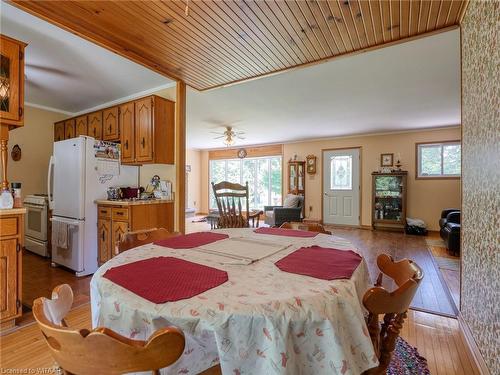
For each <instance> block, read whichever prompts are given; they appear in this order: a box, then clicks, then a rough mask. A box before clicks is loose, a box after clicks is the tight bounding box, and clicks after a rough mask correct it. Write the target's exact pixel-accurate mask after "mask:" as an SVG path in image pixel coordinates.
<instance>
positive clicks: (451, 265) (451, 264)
mask: <svg viewBox="0 0 500 375" xmlns="http://www.w3.org/2000/svg"><path fill="white" fill-rule="evenodd" d="M429 248H430V250H431V253H432V256H433V257H434V259H435V260H436V263H437V265H438V268H442V269H445V270H450V271H457V272H458V271H460V257H456V256H453V255H449V254H448V252H447V250H446V248H445V247H441V246H429Z"/></svg>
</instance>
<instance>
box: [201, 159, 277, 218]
mask: <svg viewBox="0 0 500 375" xmlns="http://www.w3.org/2000/svg"><path fill="white" fill-rule="evenodd" d="M272 158H280V159H281V161H280V167H281V204H282V203H283V173H284V171H283V168H284V165H283V160H284V158H283V155H282V154H277V155H263V156H251V157H246V158H234V157H233V158H213V159H209V160H208V211H209V212H211V211H214V210H217V207H211V206H210V204H211V197H212V162H217V161H224V162H225V165H226V167H225V169H226V177H227V164H228V162H230V161H239V162H240V163H241V164H240V182H241V181H242V178H243V168H242V166H243V163H244V161H245V160H249V159H250V160H256V161H257V160H259V159H268V163H269V167H270V168H271V160H270V159H272ZM238 183H239V182H238ZM250 184H251V183H250V182H249V187H250ZM254 184H255V185H254V188H255V187H256V184H257V182H254ZM271 186H272V185H271V173H269V189H270V190H269V192H270V195H269V197H271V195H272V193H271V191H272V190H271ZM266 205H267V204H265V206H266ZM250 210H256V209H255V208H252V207H250Z"/></svg>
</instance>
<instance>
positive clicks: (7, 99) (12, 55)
mask: <svg viewBox="0 0 500 375" xmlns="http://www.w3.org/2000/svg"><path fill="white" fill-rule="evenodd" d="M0 37H1V39H0V123H2V124H7V125H16V126H22V125H23V120H24V47H25V44H24V43H22V42H19V41H17V40H15V39H11V38H8V37H5V36H3V35H2V36H0Z"/></svg>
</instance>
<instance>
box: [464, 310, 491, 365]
mask: <svg viewBox="0 0 500 375" xmlns="http://www.w3.org/2000/svg"><path fill="white" fill-rule="evenodd" d="M457 318H458V325H459V327H460V334H461V335H462V338H463V339H464V341H465V342H466V343H467V346H468V348H469V351H470V354H471V356H472V358H473V359H474V362H475V363H476V366H477V369H478V370H479V373H480V374H481V375H491V373H490V370H489V369H488V367H487V366H486V362H485V361H484V358H483V356H482V355H481V352H480V351H479V348H478V346H477V344H476V340H474V336H472V332H471V330H470V328H469V325H468V324H467V322H466V321H465V320H464V318H463V316H462V314H461V313H460V312H459V313H458V317H457Z"/></svg>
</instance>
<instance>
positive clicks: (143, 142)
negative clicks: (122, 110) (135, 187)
mask: <svg viewBox="0 0 500 375" xmlns="http://www.w3.org/2000/svg"><path fill="white" fill-rule="evenodd" d="M152 143H153V100H152V98H144V99H142V100H137V101H136V102H135V160H136V161H137V162H152V161H153V144H152Z"/></svg>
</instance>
